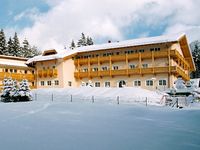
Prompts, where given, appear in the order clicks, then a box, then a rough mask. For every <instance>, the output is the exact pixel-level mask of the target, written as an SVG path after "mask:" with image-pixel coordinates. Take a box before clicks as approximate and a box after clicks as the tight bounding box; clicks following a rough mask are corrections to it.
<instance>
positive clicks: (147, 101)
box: [146, 97, 148, 106]
mask: <svg viewBox="0 0 200 150" xmlns="http://www.w3.org/2000/svg"><path fill="white" fill-rule="evenodd" d="M147 104H148V99H147V97H146V106H147Z"/></svg>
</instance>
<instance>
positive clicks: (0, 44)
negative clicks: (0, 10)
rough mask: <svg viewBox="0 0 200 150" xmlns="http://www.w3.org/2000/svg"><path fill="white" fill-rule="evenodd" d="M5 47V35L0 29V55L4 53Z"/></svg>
mask: <svg viewBox="0 0 200 150" xmlns="http://www.w3.org/2000/svg"><path fill="white" fill-rule="evenodd" d="M6 54H7V48H6V37H5V34H4V31H3V29H1V31H0V55H6Z"/></svg>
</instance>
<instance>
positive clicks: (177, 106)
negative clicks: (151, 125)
mask: <svg viewBox="0 0 200 150" xmlns="http://www.w3.org/2000/svg"><path fill="white" fill-rule="evenodd" d="M178 107H179V105H178V97H177V99H176V108H178Z"/></svg>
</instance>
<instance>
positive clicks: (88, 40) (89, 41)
mask: <svg viewBox="0 0 200 150" xmlns="http://www.w3.org/2000/svg"><path fill="white" fill-rule="evenodd" d="M93 44H94V43H93V40H92V38H91V37H89V36H87V45H93Z"/></svg>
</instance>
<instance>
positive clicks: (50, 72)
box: [38, 69, 58, 78]
mask: <svg viewBox="0 0 200 150" xmlns="http://www.w3.org/2000/svg"><path fill="white" fill-rule="evenodd" d="M57 76H58V70H57V69H47V70H38V77H39V78H47V77H54V78H56V77H57Z"/></svg>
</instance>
